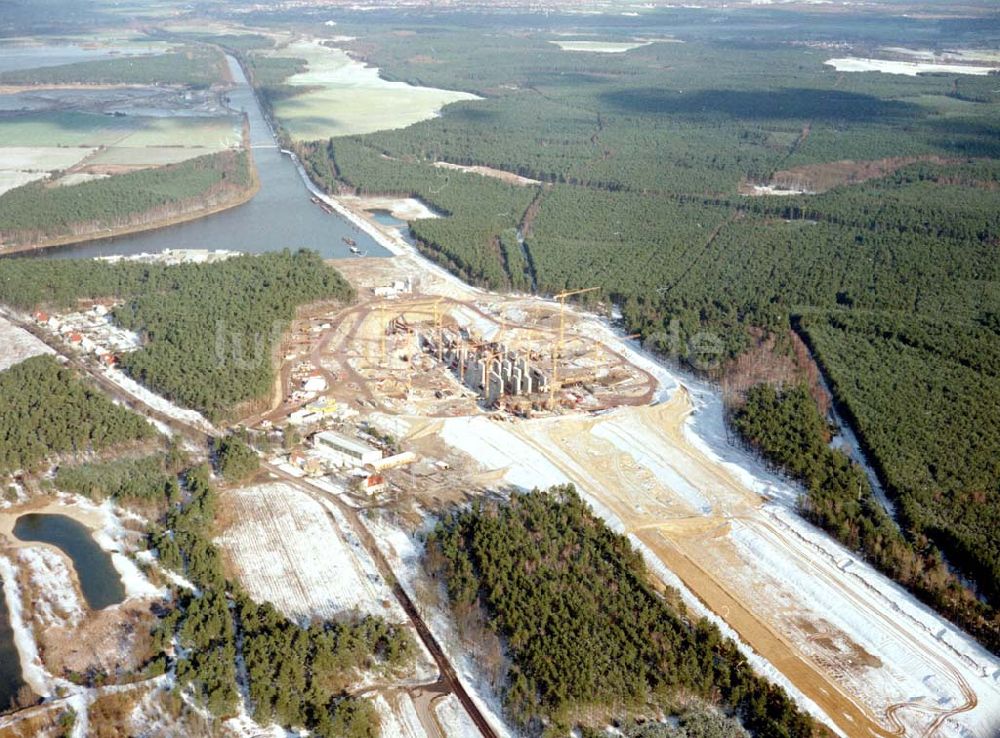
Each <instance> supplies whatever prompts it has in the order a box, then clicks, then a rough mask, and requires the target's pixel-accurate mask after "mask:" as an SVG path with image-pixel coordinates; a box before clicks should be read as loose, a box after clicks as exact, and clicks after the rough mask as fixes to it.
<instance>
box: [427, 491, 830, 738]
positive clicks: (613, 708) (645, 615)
mask: <svg viewBox="0 0 1000 738" xmlns="http://www.w3.org/2000/svg"><path fill="white" fill-rule="evenodd" d="M426 564H427V567H428V569H429V570H430V572H431V573H432V574H433V575H435V576H440V577H442V578H443V579H444V582H445V584H446V587H447V592H448V597H449V600H450V601H451V604H452V607H453V608H454V609H455V610H456V611H458V612H462V613H468V612H470V611H471V612H473V613H475V611H476V608H480V609H481V613H482V615H481V617H484V618H485V619H486V624H487V626H488V627H489V628H490V629H491V630H493V631H494V632H496V633H497V634H498V635H500V636H501V638H502V639H503V645H504V647H505V650H506V652H507V654H508V655H509V658H510V660H511V666H510V669H509V673H508V679H507V684H506V688H505V691H504V695H503V699H504V705H505V709H506V712H507V714H508V716H509V717H510V719H511V720H512V721H513V722H514V724H515V725H517V726H518V727H519V728H521V729H522V730H524V731H526V732H527V733H528V734H530V735H540V734H542V733H544V734H546V735H549V734H552V735H554V734H556V733H565V732H567V731H569V730H571V729H573V728H576V727H584V726H586V727H590V728H599V727H603V725H605V724H606V722H604V718H607V719H613V720H617V721H624V720H626V719H628V718H632V717H642V716H647V717H648V716H650V715H655V714H659V713H660V712H661V711H666V712H667V714H670V713H671V712H673V711H674V705H675V704H676V699H677V697H678V695H680V694H686V695H692V694H693V695H698V696H700V697H703V698H705V699H710V700H712V701H714V702H715V703H716V705H717V708H718V709H719V710H721V711H723V712H725V713H728V714H731V715H736V716H738V718H739V720H740V722H741V723H742V724H743V726H745V727H746V729H747V730H748V731H749V732H750V733H751V734H752V735H756V736H774V737H775V738H777V736H800V737H801V738H805V737H806V736H812V735H813V728H814V726H813V722H812V720H811V719H810V718H809V717H808V716H807V715H805V714H804V713H802V712H800V711H799V710H798V709H797V708H796V707H795V704H794V702H793V701H792V700H791V699H790V698H789V697H788V695H787V694H786V693H785V692H784V690H783V689H781V688H780V687H777V686H775V685H773V684H770V683H769V682H767V681H766V680H765V679H763V678H761V677H759V676H757V675H756V674H755V673H754V671H753V669H752V668H751V667H750V665H749V664H748V663H747V661H746V659H745V658H744V656H743V655H742V654H741V653H740V651H739V649H738V648H737V646H736V644H735V643H733V642H732V641H731V640H729V639H727V638H724V637H723V636H722V634H721V633H720V632H719V630H718V628H716V627H715V626H714V625H712V624H711V623H709V622H708V621H707V620H705V619H693V618H692V617H691V616H690V614H689V613H687V612H685V610H684V608H683V605H681V604H680V603H679V601H678V600H677V599H676V598H671V597H669V596H668V598H666V599H664V598H663V597H660V596H659V595H658V594H657V592H656V591H655V590H654V589H653V587H652V585H651V583H650V579H649V573H648V572H647V571H646V567H645V564H644V562H643V560H642V557H641V555H640V554H639V553H638V552H637V551H636V550H635V549H634V548H632V546H631V544H630V543H629V542H628V539H627V538H625V537H624V536H622V535H619V534H617V533H614V532H613V531H611V530H610V529H609V528H608V527H607V526H606V525H605V524H604V522H603V521H602V520H600V518H598V517H596V516H595V515H594V514H593V513H592V512H591V510H590V508H589V507H588V506H587V505H586V504H585V503H584V502H583V501H582V500H581V499H580V497H579V495H578V494H577V492H576V490H575V489H574V488H573V487H572V486H571V485H570V486H564V487H554V488H551V489H549V490H547V491H539V490H535V491H533V492H531V493H528V494H523V495H515V496H512V497H511V498H510V499H509V500H508V501H504V502H488V503H483V502H476V503H474V504H473V506H472V508H471V509H466V510H460V511H455V512H452V513H450V514H448V515H446V516H445V517H444V518H443V519H442V520H441V521H440V523H439V524H438V526H437V527H436V528H435V530H434V531H433V533H432V534H431V535H430V536H429V537H428V539H427V558H426ZM588 716H602V717H598V718H597V719H598V720H599V721H601V722H599V723H597V724H590V722H589V718H588Z"/></svg>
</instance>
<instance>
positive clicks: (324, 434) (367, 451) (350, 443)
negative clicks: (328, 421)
mask: <svg viewBox="0 0 1000 738" xmlns="http://www.w3.org/2000/svg"><path fill="white" fill-rule="evenodd" d="M312 443H313V449H314V450H315V451H316V452H317V453H318V454H320V455H321V456H322V457H323V458H324V460H326V461H328V462H329V463H332V464H335V465H336V466H364V465H365V464H374V463H375V462H377V461H378V460H379V459H381V458H382V452H381V451H380V450H379V449H377V448H373V447H371V446H369V445H368V444H367V443H363V442H362V441H359V440H357V439H354V438H347V437H346V436H342V435H340V434H338V433H334V432H332V431H321V432H319V433H316V434H315V435H313V437H312Z"/></svg>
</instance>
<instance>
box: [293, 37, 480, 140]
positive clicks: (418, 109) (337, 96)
mask: <svg viewBox="0 0 1000 738" xmlns="http://www.w3.org/2000/svg"><path fill="white" fill-rule="evenodd" d="M275 53H276V54H280V57H291V58H297V59H305V60H306V62H307V63H308V69H307V70H306V71H305V72H302V73H299V74H296V75H294V76H292V77H289V78H288V79H287V80H286V82H287V84H289V85H292V86H295V87H302V88H303V91H302V92H300V93H299V94H296V95H294V96H289V97H284V98H282V99H280V100H278V101H276V102H275V104H274V109H275V113H276V114H277V116H278V118H279V119H280V120H281V123H282V125H284V127H285V128H286V129H287V130H288V131H289V132H290V133H291V134H292V136H293V138H295V139H298V140H310V139H318V138H329V137H330V136H342V135H346V134H354V133H369V132H371V131H378V130H384V129H389V128H403V127H405V126H408V125H410V124H412V123H416V122H417V121H420V120H424V119H426V118H430V117H432V116H434V115H435V114H436V113H437V111H438V110H440V109H441V107H442V106H444V105H447V104H448V103H451V102H456V101H458V100H468V99H472V98H473V96H472V95H469V94H467V93H463V92H454V91H451V90H439V89H429V88H426V87H416V86H412V85H408V84H403V83H400V82H388V81H386V80H383V79H381V78H380V77H379V75H378V71H377V70H375V69H372V68H370V67H366V66H365V65H364V64H361V63H360V62H356V61H354V60H352V59H351V58H350V57H349V56H347V54H346V53H344V52H343V51H341V50H339V49H331V48H327V47H324V46H320V45H318V44H316V43H311V42H305V41H303V42H297V43H294V44H291V45H289V46H287V47H285V48H283V49H281V50H280V52H275Z"/></svg>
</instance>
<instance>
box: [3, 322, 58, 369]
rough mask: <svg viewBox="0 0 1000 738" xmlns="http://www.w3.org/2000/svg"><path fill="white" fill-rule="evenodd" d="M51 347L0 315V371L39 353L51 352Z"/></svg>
mask: <svg viewBox="0 0 1000 738" xmlns="http://www.w3.org/2000/svg"><path fill="white" fill-rule="evenodd" d="M53 353H55V352H54V351H53V350H52V349H50V348H49V347H48V346H46V345H45V344H44V343H42V342H41V341H39V340H38V339H37V338H35V337H34V336H33V335H31V334H30V333H28V331H26V330H24V329H23V328H19V327H17V326H16V325H13V324H12V323H10V322H9V321H8V320H6V319H4V318H3V317H2V316H0V371H3V370H4V369H9V368H10V367H12V366H14V365H15V364H20V363H21V362H22V361H24V360H25V359H30V358H31V357H32V356H38V355H39V354H53Z"/></svg>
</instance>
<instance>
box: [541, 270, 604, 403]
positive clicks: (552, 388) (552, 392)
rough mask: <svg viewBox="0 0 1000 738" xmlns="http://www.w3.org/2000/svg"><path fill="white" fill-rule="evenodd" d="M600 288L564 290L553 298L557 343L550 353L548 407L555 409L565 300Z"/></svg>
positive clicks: (564, 333) (564, 326)
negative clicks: (557, 307)
mask: <svg viewBox="0 0 1000 738" xmlns="http://www.w3.org/2000/svg"><path fill="white" fill-rule="evenodd" d="M599 289H601V288H600V287H584V288H583V289H579V290H566V291H564V292H560V293H559V294H558V295H553V298H554V299H556V300H558V301H559V341H558V342H557V343H556V348H555V351H553V352H552V380H551V381H550V382H549V407H550V408H554V407H555V397H556V382H557V381H558V378H559V359H560V358H562V350H563V342H564V341H565V340H566V298H567V297H571V296H573V295H582V294H584V293H586V292H594V291H595V290H599Z"/></svg>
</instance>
